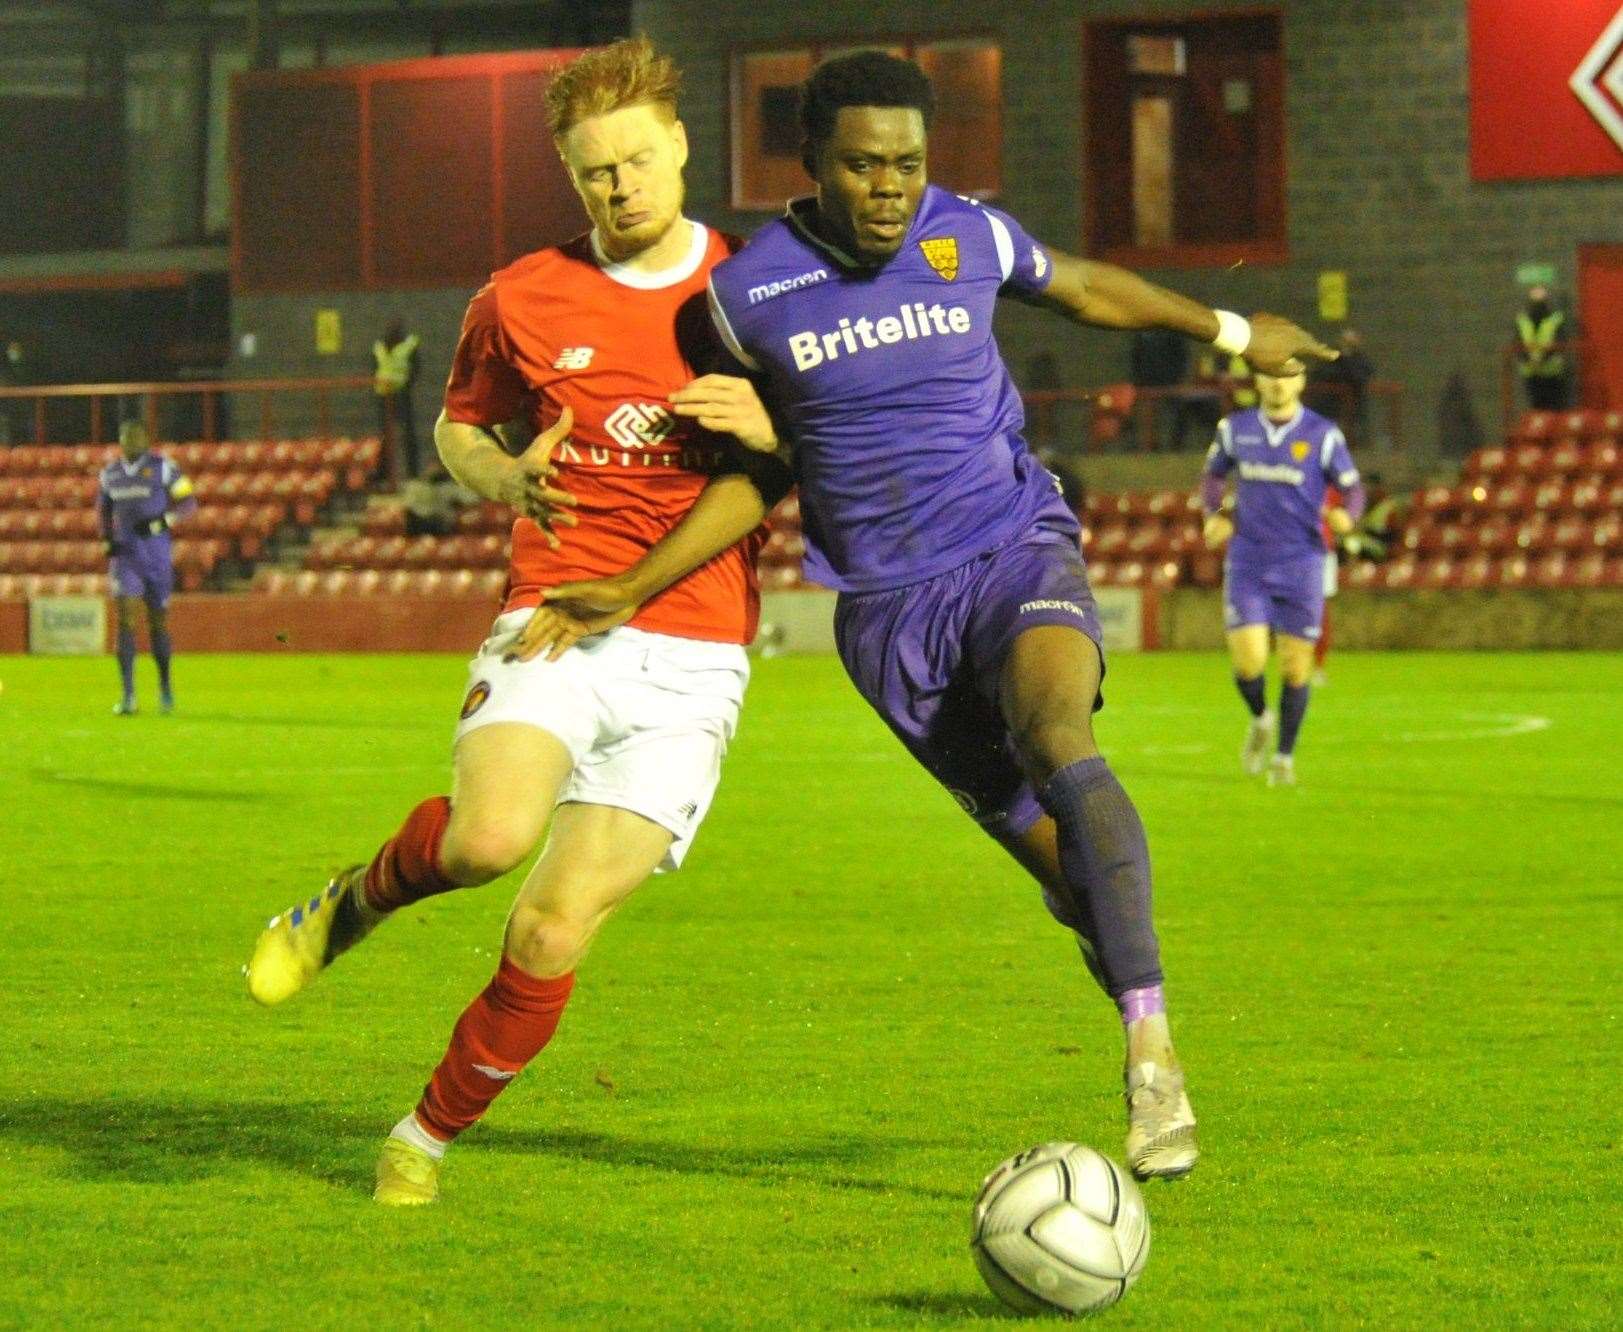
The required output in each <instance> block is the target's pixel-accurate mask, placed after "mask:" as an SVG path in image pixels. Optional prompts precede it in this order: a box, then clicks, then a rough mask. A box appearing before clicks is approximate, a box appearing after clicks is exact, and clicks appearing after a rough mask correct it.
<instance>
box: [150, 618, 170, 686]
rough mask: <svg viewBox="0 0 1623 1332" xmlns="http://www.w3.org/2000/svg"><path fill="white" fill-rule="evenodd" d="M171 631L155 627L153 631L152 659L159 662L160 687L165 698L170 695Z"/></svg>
mask: <svg viewBox="0 0 1623 1332" xmlns="http://www.w3.org/2000/svg"><path fill="white" fill-rule="evenodd" d="M169 657H170V646H169V631H168V630H167V629H154V630H153V631H152V660H153V661H155V662H157V663H158V689H159V691H160V692H161V693H162V694H163V696H164V697H165V698H168V697H169Z"/></svg>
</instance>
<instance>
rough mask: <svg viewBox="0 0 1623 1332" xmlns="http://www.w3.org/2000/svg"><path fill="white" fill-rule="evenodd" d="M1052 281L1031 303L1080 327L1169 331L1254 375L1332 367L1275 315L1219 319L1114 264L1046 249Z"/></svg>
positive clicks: (1323, 349)
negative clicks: (1239, 357) (1307, 363)
mask: <svg viewBox="0 0 1623 1332" xmlns="http://www.w3.org/2000/svg"><path fill="white" fill-rule="evenodd" d="M1048 254H1049V257H1050V258H1051V260H1052V261H1053V264H1054V276H1053V277H1052V278H1051V279H1050V280H1049V283H1048V286H1047V287H1046V288H1044V289H1043V291H1042V292H1040V293H1039V294H1037V295H1036V296H1032V297H1025V298H1023V299H1028V300H1032V301H1034V302H1035V303H1037V304H1039V305H1043V306H1046V307H1048V308H1049V309H1052V310H1057V311H1058V312H1059V313H1061V314H1063V315H1065V316H1066V317H1067V318H1069V319H1074V320H1075V321H1076V322H1078V323H1081V324H1096V325H1099V326H1101V327H1103V328H1170V329H1172V330H1173V331H1174V332H1177V333H1183V334H1187V335H1188V336H1189V337H1191V338H1196V339H1198V340H1199V341H1201V342H1212V343H1217V344H1218V345H1219V346H1220V347H1221V349H1222V350H1224V351H1227V352H1232V353H1235V354H1244V356H1245V358H1246V359H1247V360H1248V361H1250V362H1251V364H1252V365H1253V366H1254V367H1255V368H1256V369H1258V370H1264V371H1275V372H1279V371H1283V370H1284V368H1285V362H1286V361H1288V360H1290V359H1291V358H1292V357H1293V356H1295V357H1307V358H1310V359H1312V360H1317V361H1333V360H1335V359H1336V357H1337V356H1338V355H1339V353H1338V352H1337V351H1335V349H1334V348H1331V347H1327V346H1325V345H1324V343H1322V342H1320V341H1319V340H1318V339H1317V338H1315V337H1314V336H1313V335H1312V334H1310V333H1308V332H1306V331H1305V330H1304V329H1300V328H1298V327H1297V326H1296V325H1295V324H1293V323H1291V321H1290V320H1288V319H1282V318H1280V317H1279V316H1278V315H1271V314H1257V315H1253V316H1252V317H1251V319H1250V320H1249V321H1247V320H1244V319H1241V318H1239V317H1238V316H1237V315H1227V314H1226V315H1225V316H1224V317H1221V318H1220V317H1219V314H1218V312H1217V311H1216V310H1213V309H1210V308H1209V307H1207V306H1204V305H1202V304H1201V303H1200V302H1199V301H1196V300H1191V299H1190V298H1189V297H1187V296H1181V295H1179V294H1178V293H1177V292H1175V291H1168V290H1167V289H1166V288H1165V287H1158V286H1156V285H1155V283H1153V282H1146V281H1145V280H1144V279H1143V278H1141V277H1139V276H1138V274H1137V273H1132V272H1129V271H1128V270H1127V269H1125V268H1118V267H1117V266H1116V265H1115V264H1103V263H1097V262H1095V261H1093V260H1091V259H1079V258H1077V256H1075V255H1071V254H1066V253H1064V252H1063V251H1060V250H1053V249H1050V250H1049V251H1048Z"/></svg>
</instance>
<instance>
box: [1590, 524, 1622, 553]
mask: <svg viewBox="0 0 1623 1332" xmlns="http://www.w3.org/2000/svg"><path fill="white" fill-rule="evenodd" d="M1589 544H1590V545H1591V546H1593V547H1594V548H1595V549H1596V550H1598V551H1602V552H1603V553H1605V554H1606V555H1608V556H1610V555H1617V554H1620V553H1623V517H1620V516H1619V515H1618V514H1616V513H1613V514H1610V515H1608V516H1607V517H1605V518H1601V519H1599V520H1598V521H1597V522H1596V523H1595V525H1594V526H1593V527H1591V528H1590V530H1589Z"/></svg>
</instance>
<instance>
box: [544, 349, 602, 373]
mask: <svg viewBox="0 0 1623 1332" xmlns="http://www.w3.org/2000/svg"><path fill="white" fill-rule="evenodd" d="M595 355H597V348H596V347H565V348H564V349H563V350H562V351H561V352H559V353H558V359H557V360H556V361H554V362H553V363H552V368H553V369H554V370H584V369H585V368H586V367H587V366H589V365H590V364H591V363H592V357H593V356H595Z"/></svg>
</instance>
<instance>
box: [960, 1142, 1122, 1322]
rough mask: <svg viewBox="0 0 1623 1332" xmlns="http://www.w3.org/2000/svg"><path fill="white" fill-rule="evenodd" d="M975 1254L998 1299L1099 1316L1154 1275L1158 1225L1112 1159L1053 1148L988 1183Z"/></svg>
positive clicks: (1072, 1146) (1029, 1154) (1021, 1306)
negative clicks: (1150, 1261)
mask: <svg viewBox="0 0 1623 1332" xmlns="http://www.w3.org/2000/svg"><path fill="white" fill-rule="evenodd" d="M970 1247H971V1248H972V1249H973V1250H974V1253H975V1266H977V1267H978V1268H980V1270H981V1276H983V1277H984V1278H986V1284H987V1285H988V1286H990V1287H991V1288H992V1293H993V1294H995V1295H996V1296H998V1298H999V1299H1001V1300H1002V1301H1003V1302H1004V1303H1005V1304H1008V1305H1010V1306H1012V1307H1013V1308H1016V1309H1018V1310H1020V1312H1021V1313H1028V1314H1036V1313H1054V1312H1055V1311H1058V1312H1061V1313H1069V1314H1082V1313H1093V1312H1095V1311H1097V1310H1099V1309H1106V1308H1109V1307H1110V1306H1111V1305H1112V1304H1114V1303H1115V1302H1116V1301H1117V1300H1119V1299H1120V1298H1121V1297H1122V1296H1123V1295H1125V1294H1126V1293H1127V1289H1128V1287H1130V1286H1131V1285H1132V1284H1133V1282H1135V1281H1137V1280H1138V1274H1139V1273H1140V1272H1142V1271H1143V1270H1144V1260H1145V1259H1146V1258H1147V1257H1149V1253H1150V1217H1149V1213H1148V1212H1146V1211H1145V1210H1144V1198H1143V1196H1142V1195H1141V1194H1140V1193H1139V1191H1138V1185H1136V1184H1134V1183H1133V1181H1132V1178H1131V1176H1129V1175H1128V1174H1127V1173H1126V1172H1125V1171H1123V1170H1122V1169H1121V1168H1120V1167H1119V1166H1117V1164H1116V1163H1115V1162H1114V1161H1112V1160H1111V1159H1110V1158H1109V1157H1107V1156H1104V1155H1102V1154H1101V1153H1099V1152H1096V1151H1094V1150H1093V1148H1091V1147H1082V1146H1079V1145H1078V1144H1076V1143H1074V1142H1045V1143H1043V1144H1042V1146H1040V1147H1033V1148H1031V1149H1030V1150H1029V1151H1024V1152H1021V1153H1020V1154H1019V1155H1018V1156H1011V1157H1010V1158H1009V1159H1008V1160H1007V1161H1005V1162H1003V1164H1002V1165H1000V1166H998V1168H997V1169H996V1170H994V1171H993V1172H992V1173H991V1174H990V1175H988V1176H987V1177H986V1183H985V1184H983V1185H982V1186H981V1194H980V1197H978V1198H977V1199H975V1234H974V1238H973V1239H971V1240H970Z"/></svg>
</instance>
